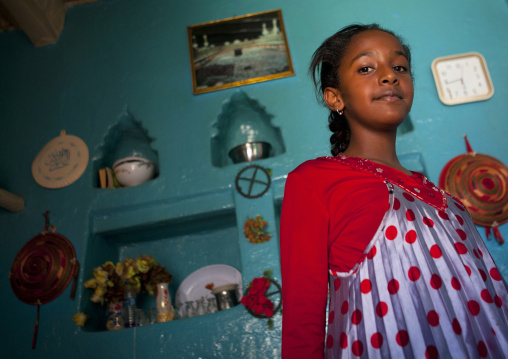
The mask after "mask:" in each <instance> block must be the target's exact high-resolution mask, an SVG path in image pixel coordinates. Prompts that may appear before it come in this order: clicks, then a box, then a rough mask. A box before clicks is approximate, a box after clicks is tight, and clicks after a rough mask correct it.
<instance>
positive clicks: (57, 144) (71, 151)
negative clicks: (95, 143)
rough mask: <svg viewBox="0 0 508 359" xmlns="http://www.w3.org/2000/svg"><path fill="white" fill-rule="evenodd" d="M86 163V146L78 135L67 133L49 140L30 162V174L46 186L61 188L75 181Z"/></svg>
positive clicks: (83, 170)
mask: <svg viewBox="0 0 508 359" xmlns="http://www.w3.org/2000/svg"><path fill="white" fill-rule="evenodd" d="M87 165H88V147H87V146H86V144H85V142H83V140H82V139H80V138H79V137H76V136H73V135H67V134H66V133H65V130H62V131H61V132H60V136H58V137H55V138H54V139H52V140H51V141H49V142H48V143H47V144H46V145H45V146H44V147H43V148H42V150H41V151H40V152H39V154H38V155H37V157H35V159H34V161H33V163H32V176H33V177H34V179H35V181H36V182H37V183H38V184H39V185H41V186H42V187H46V188H62V187H66V186H68V185H70V184H71V183H73V182H75V181H76V180H77V179H78V178H79V177H81V175H82V174H83V172H85V169H86V166H87Z"/></svg>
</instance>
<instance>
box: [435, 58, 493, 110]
mask: <svg viewBox="0 0 508 359" xmlns="http://www.w3.org/2000/svg"><path fill="white" fill-rule="evenodd" d="M432 74H433V75H434V81H435V82H436V87H437V92H438V95H439V99H440V100H441V102H443V103H444V104H446V105H458V104H461V103H467V102H475V101H483V100H487V99H489V98H491V97H492V95H493V94H494V86H493V85H492V80H491V78H490V74H489V70H488V69H487V63H486V62H485V58H484V57H483V56H482V55H481V54H479V53H477V52H470V53H466V54H459V55H451V56H444V57H438V58H437V59H435V60H434V61H433V62H432Z"/></svg>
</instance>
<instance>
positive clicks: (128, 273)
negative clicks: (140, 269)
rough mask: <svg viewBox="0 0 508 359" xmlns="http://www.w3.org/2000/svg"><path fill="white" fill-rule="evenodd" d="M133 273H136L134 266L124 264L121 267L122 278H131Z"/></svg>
mask: <svg viewBox="0 0 508 359" xmlns="http://www.w3.org/2000/svg"><path fill="white" fill-rule="evenodd" d="M135 275H136V271H135V270H134V267H133V266H132V265H128V266H125V265H124V267H123V276H122V278H123V279H124V280H125V279H129V278H132V277H134V276H135Z"/></svg>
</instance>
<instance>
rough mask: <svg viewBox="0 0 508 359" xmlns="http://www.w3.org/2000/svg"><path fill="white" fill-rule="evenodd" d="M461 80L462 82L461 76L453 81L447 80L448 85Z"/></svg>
mask: <svg viewBox="0 0 508 359" xmlns="http://www.w3.org/2000/svg"><path fill="white" fill-rule="evenodd" d="M459 81H460V82H461V83H462V77H461V78H459V79H455V80H452V81H448V80H445V82H446V84H447V85H449V84H453V83H454V82H459Z"/></svg>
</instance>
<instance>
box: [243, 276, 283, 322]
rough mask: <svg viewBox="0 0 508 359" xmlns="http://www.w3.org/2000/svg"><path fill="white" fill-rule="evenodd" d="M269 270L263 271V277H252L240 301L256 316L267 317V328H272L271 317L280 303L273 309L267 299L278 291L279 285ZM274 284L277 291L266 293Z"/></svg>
mask: <svg viewBox="0 0 508 359" xmlns="http://www.w3.org/2000/svg"><path fill="white" fill-rule="evenodd" d="M271 274H272V272H271V271H265V272H264V273H263V277H259V278H254V279H253V280H252V282H250V283H249V285H247V293H246V294H245V295H244V296H243V297H242V299H241V300H240V302H241V303H242V304H243V305H245V307H246V308H247V310H248V311H249V313H250V314H252V315H254V316H255V317H258V318H268V322H267V325H268V329H273V320H272V317H273V316H274V314H275V313H276V312H277V311H279V309H280V306H281V303H280V302H279V304H278V305H277V308H275V309H274V304H273V302H272V301H271V300H270V299H268V297H269V296H271V295H274V294H277V293H280V290H281V289H280V285H279V284H278V283H277V282H275V280H273V278H272V277H271ZM272 284H274V286H275V287H277V289H278V291H275V292H271V293H266V292H267V290H268V289H269V288H270V286H271V285H272Z"/></svg>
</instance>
